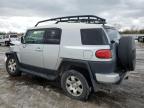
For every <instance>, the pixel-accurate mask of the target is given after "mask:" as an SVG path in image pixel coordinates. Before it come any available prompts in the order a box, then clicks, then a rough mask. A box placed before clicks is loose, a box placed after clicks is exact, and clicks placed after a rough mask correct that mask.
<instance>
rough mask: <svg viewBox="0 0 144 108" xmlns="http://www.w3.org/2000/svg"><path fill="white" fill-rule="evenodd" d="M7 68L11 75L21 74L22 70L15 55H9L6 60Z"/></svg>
mask: <svg viewBox="0 0 144 108" xmlns="http://www.w3.org/2000/svg"><path fill="white" fill-rule="evenodd" d="M6 70H7V72H8V74H9V75H10V76H13V77H15V76H20V75H21V72H20V71H19V70H18V61H17V59H16V58H15V57H13V56H9V57H8V58H7V61H6Z"/></svg>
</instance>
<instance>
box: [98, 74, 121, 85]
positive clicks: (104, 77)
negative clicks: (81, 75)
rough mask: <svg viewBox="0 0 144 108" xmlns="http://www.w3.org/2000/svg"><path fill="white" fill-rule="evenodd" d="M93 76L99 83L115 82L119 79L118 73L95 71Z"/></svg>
mask: <svg viewBox="0 0 144 108" xmlns="http://www.w3.org/2000/svg"><path fill="white" fill-rule="evenodd" d="M95 77H96V79H97V81H98V82H100V83H117V82H119V81H120V80H121V78H120V75H119V74H118V73H109V74H102V73H96V74H95Z"/></svg>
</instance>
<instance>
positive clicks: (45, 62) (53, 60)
mask: <svg viewBox="0 0 144 108" xmlns="http://www.w3.org/2000/svg"><path fill="white" fill-rule="evenodd" d="M47 21H56V23H55V24H52V25H46V26H38V24H40V23H43V22H47ZM135 54H136V49H135V41H134V39H133V38H132V37H121V36H120V34H119V32H118V31H117V30H116V29H115V28H114V27H111V26H107V25H106V20H105V19H103V18H100V17H97V16H94V15H82V16H68V17H59V18H52V19H48V20H44V21H39V22H38V23H37V24H36V25H35V27H33V28H30V29H28V30H27V31H26V34H25V36H24V37H22V38H21V44H20V45H15V46H12V47H11V48H10V51H9V52H7V53H6V69H7V72H8V73H9V75H10V76H20V75H21V73H22V72H26V73H29V74H33V75H36V76H40V77H43V78H46V79H48V80H56V79H59V80H60V83H61V87H62V89H63V91H64V92H65V93H66V95H67V96H69V97H71V98H74V99H78V100H86V99H87V98H88V96H89V95H90V93H91V92H92V91H97V90H99V87H100V88H101V86H102V87H103V85H110V86H111V85H116V84H120V83H121V81H122V80H123V79H124V78H125V77H126V76H127V72H129V71H133V70H134V69H135V61H136V59H135V58H136V55H135Z"/></svg>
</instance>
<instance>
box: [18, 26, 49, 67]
mask: <svg viewBox="0 0 144 108" xmlns="http://www.w3.org/2000/svg"><path fill="white" fill-rule="evenodd" d="M45 31H46V30H45V29H39V30H28V31H27V33H26V35H25V37H24V41H25V42H24V44H22V45H21V48H20V59H21V63H23V64H26V65H31V66H36V67H43V38H44V35H45Z"/></svg>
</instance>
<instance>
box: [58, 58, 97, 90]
mask: <svg viewBox="0 0 144 108" xmlns="http://www.w3.org/2000/svg"><path fill="white" fill-rule="evenodd" d="M63 64H66V65H70V66H71V65H72V66H77V67H81V68H85V69H87V70H88V74H89V76H90V80H91V83H92V86H93V89H94V91H96V90H97V87H96V85H97V84H96V80H95V78H94V75H93V74H92V71H91V67H90V65H89V63H88V61H85V60H77V59H68V58H64V59H63V60H62V62H61V64H60V66H59V68H58V69H60V68H61V67H62V66H63Z"/></svg>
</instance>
